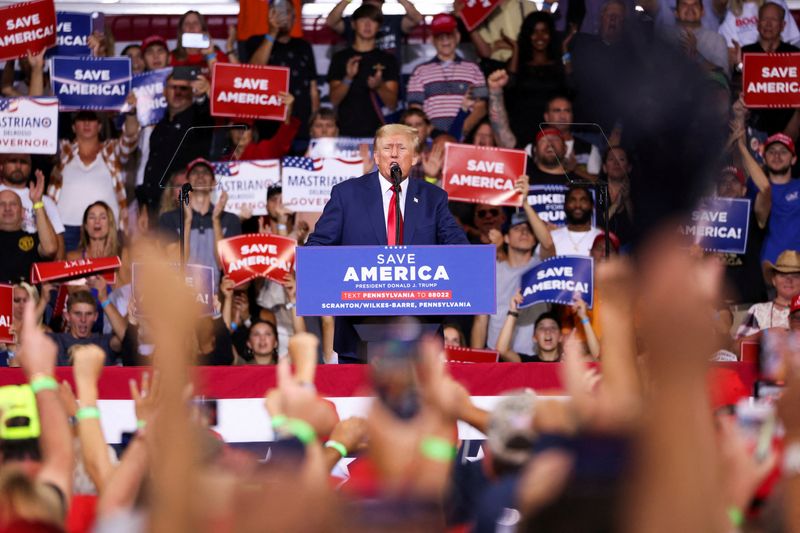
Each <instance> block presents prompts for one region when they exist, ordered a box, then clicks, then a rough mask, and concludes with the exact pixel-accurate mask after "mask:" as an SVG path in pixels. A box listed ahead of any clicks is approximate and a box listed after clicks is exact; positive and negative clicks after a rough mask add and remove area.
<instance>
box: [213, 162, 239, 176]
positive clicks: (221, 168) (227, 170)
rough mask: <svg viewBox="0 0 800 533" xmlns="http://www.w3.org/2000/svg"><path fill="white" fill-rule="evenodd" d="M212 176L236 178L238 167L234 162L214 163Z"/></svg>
mask: <svg viewBox="0 0 800 533" xmlns="http://www.w3.org/2000/svg"><path fill="white" fill-rule="evenodd" d="M214 174H216V175H217V176H223V177H225V176H236V175H237V174H239V165H238V164H237V163H236V162H235V161H222V162H220V163H214Z"/></svg>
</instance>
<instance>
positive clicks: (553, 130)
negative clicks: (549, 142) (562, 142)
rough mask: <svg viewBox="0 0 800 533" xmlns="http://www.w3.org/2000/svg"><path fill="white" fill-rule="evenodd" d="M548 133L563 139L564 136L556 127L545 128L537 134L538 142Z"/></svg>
mask: <svg viewBox="0 0 800 533" xmlns="http://www.w3.org/2000/svg"><path fill="white" fill-rule="evenodd" d="M548 135H555V136H556V137H558V138H559V139H563V138H564V137H563V136H562V135H561V132H560V131H559V130H557V129H556V128H544V129H543V130H539V132H538V133H537V134H536V142H537V143H538V142H539V140H541V139H542V138H544V137H547V136H548Z"/></svg>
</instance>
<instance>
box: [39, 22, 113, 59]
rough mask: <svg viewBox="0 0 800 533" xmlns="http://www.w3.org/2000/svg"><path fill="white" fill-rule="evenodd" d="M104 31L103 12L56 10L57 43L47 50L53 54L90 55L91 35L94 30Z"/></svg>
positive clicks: (49, 55)
mask: <svg viewBox="0 0 800 533" xmlns="http://www.w3.org/2000/svg"><path fill="white" fill-rule="evenodd" d="M95 30H97V31H103V15H102V13H69V12H67V11H57V12H56V45H55V46H54V47H53V48H50V49H48V50H47V57H52V56H88V55H90V54H91V50H89V36H90V35H91V34H92V32H93V31H95Z"/></svg>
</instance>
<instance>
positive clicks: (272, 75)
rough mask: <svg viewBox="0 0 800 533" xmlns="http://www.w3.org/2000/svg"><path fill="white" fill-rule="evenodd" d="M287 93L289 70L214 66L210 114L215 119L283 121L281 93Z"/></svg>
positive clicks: (283, 110)
mask: <svg viewBox="0 0 800 533" xmlns="http://www.w3.org/2000/svg"><path fill="white" fill-rule="evenodd" d="M288 91H289V69H288V68H286V67H264V66H259V65H234V64H231V63H215V64H214V76H213V77H212V79H211V114H212V115H213V116H215V117H236V118H260V119H265V120H286V112H287V108H286V105H285V104H284V103H283V100H282V99H281V97H280V93H281V92H288Z"/></svg>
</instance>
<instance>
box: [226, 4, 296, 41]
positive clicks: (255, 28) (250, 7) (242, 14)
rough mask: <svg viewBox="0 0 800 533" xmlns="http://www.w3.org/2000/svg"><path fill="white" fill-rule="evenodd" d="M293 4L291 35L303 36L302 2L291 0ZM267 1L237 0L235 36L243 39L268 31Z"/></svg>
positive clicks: (264, 33)
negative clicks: (237, 17) (237, 13)
mask: <svg viewBox="0 0 800 533" xmlns="http://www.w3.org/2000/svg"><path fill="white" fill-rule="evenodd" d="M292 5H294V13H295V17H294V26H292V31H291V35H292V37H302V36H303V20H302V19H303V17H302V16H301V15H302V11H303V2H302V0H292ZM268 21H269V2H268V1H267V0H239V19H238V22H237V24H238V25H237V28H236V38H237V39H238V40H240V41H244V40H246V39H249V38H250V37H253V36H255V35H266V33H267V32H268V31H269V22H268Z"/></svg>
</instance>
